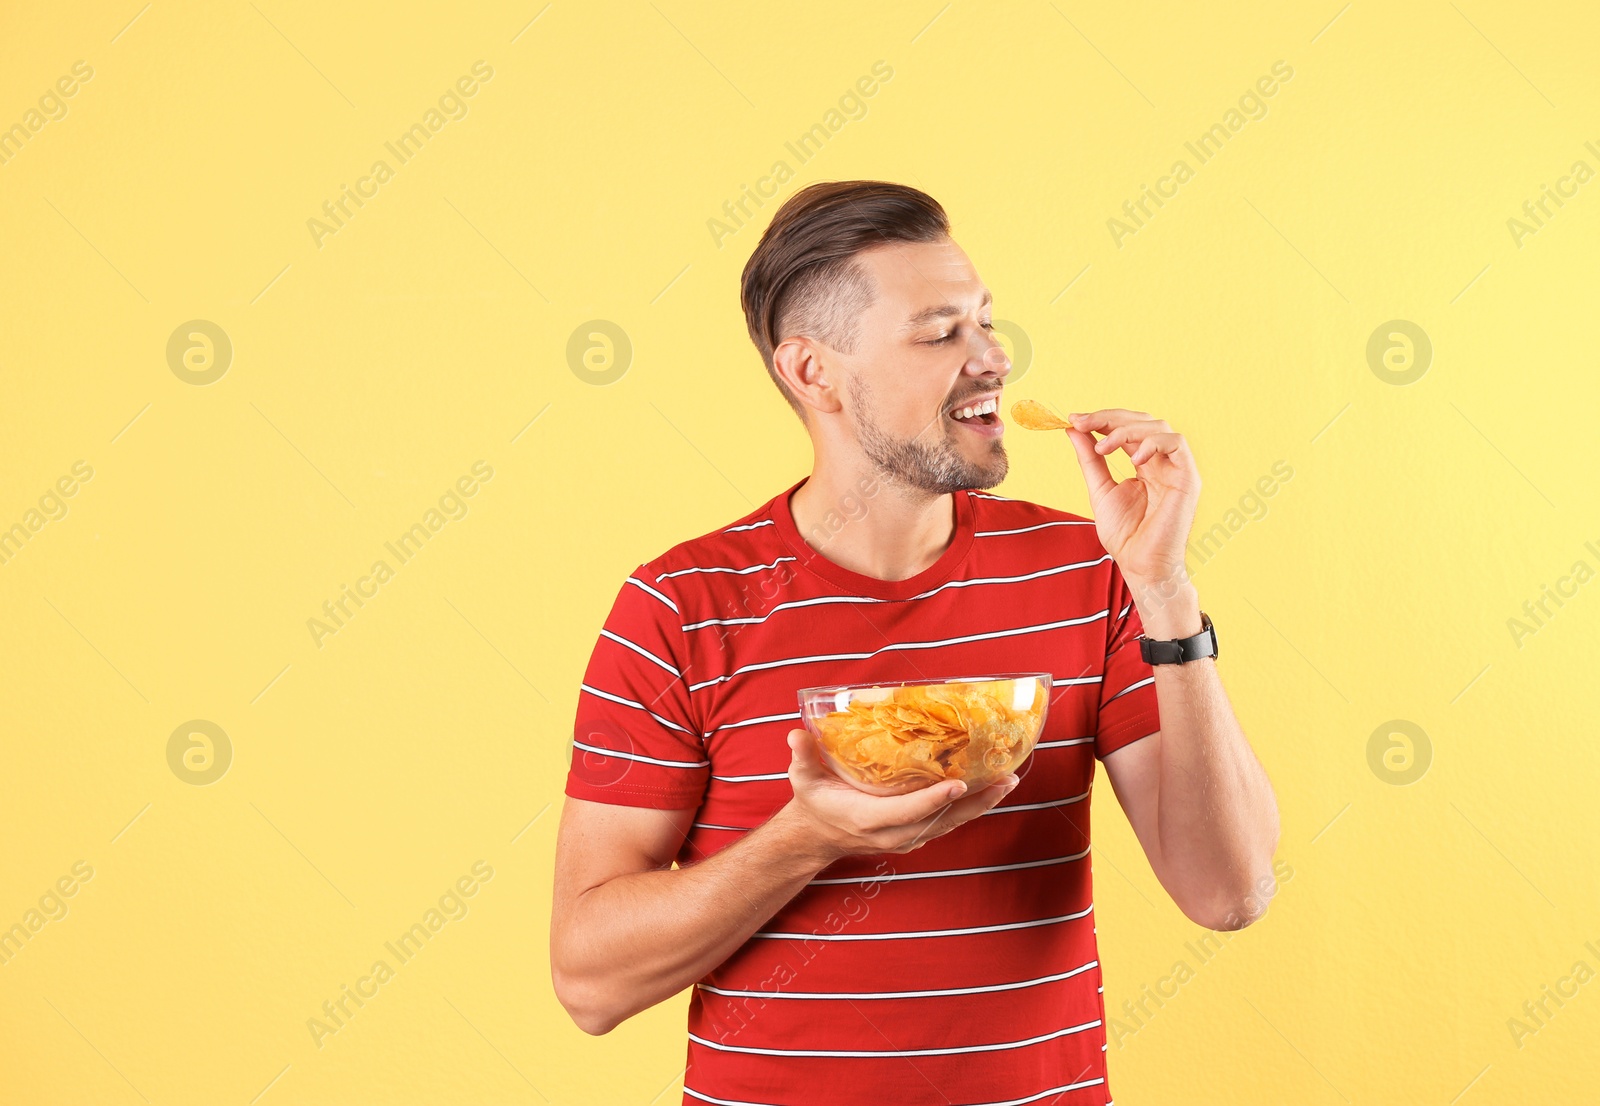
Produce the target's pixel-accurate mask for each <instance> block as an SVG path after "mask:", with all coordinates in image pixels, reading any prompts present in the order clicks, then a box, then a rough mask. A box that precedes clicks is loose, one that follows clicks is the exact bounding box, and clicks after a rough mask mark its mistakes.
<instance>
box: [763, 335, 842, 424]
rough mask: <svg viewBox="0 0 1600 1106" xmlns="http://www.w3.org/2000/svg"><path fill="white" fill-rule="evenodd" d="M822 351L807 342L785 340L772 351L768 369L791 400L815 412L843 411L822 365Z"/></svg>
mask: <svg viewBox="0 0 1600 1106" xmlns="http://www.w3.org/2000/svg"><path fill="white" fill-rule="evenodd" d="M825 354H826V350H825V348H824V347H823V346H822V345H820V344H819V343H817V342H815V341H813V340H812V339H810V338H798V337H797V338H785V339H784V340H783V341H782V342H779V343H778V347H777V348H776V349H774V350H773V351H772V367H773V370H774V371H775V372H776V373H777V374H778V378H779V379H780V380H782V381H783V383H784V385H785V386H786V387H787V388H788V389H789V391H791V392H792V393H794V395H795V397H796V398H797V399H799V400H800V402H801V403H803V404H805V405H806V406H807V407H810V408H812V409H814V410H817V411H824V412H827V413H830V414H831V413H833V412H836V411H839V410H841V409H842V408H843V406H844V403H843V401H842V400H841V399H840V397H839V390H838V388H836V387H835V386H834V379H833V378H834V376H836V375H837V374H836V373H835V372H833V371H832V370H831V369H830V368H829V367H828V366H827V365H826V364H825V363H824V361H823V358H824V356H825Z"/></svg>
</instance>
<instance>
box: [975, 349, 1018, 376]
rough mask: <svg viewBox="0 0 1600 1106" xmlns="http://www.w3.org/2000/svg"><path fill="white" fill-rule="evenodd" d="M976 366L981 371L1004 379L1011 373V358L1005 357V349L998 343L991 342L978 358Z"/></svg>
mask: <svg viewBox="0 0 1600 1106" xmlns="http://www.w3.org/2000/svg"><path fill="white" fill-rule="evenodd" d="M978 366H979V368H980V370H981V371H983V372H988V373H994V374H995V375H996V376H1000V377H1004V376H1005V375H1006V374H1007V373H1009V372H1010V371H1011V358H1009V357H1007V356H1006V348H1005V347H1004V346H1002V345H1001V344H1000V343H999V342H993V343H991V344H990V345H989V348H988V349H985V350H984V351H983V352H982V353H981V354H979V356H978Z"/></svg>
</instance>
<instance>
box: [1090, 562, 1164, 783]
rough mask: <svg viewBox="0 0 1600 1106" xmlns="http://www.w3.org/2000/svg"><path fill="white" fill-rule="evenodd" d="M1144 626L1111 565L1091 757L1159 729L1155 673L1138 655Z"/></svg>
mask: <svg viewBox="0 0 1600 1106" xmlns="http://www.w3.org/2000/svg"><path fill="white" fill-rule="evenodd" d="M1143 632H1144V623H1143V622H1142V621H1140V619H1139V611H1138V608H1136V607H1135V606H1134V605H1133V594H1132V593H1131V592H1130V591H1129V590H1128V584H1127V581H1125V580H1124V579H1123V578H1122V570H1121V569H1120V568H1118V567H1117V566H1116V563H1115V562H1113V563H1112V566H1111V594H1110V610H1109V611H1108V613H1107V615H1106V667H1105V675H1104V677H1103V678H1102V679H1101V681H1100V715H1099V725H1098V726H1097V727H1096V731H1095V738H1094V755H1095V756H1097V757H1099V758H1101V759H1102V760H1103V759H1105V757H1107V756H1109V755H1110V754H1111V753H1114V752H1116V751H1117V750H1118V749H1121V748H1122V747H1124V746H1126V745H1131V744H1133V743H1134V742H1135V741H1138V740H1139V739H1140V738H1141V737H1149V736H1150V735H1151V734H1153V733H1156V732H1157V731H1159V730H1160V729H1161V715H1160V713H1159V712H1158V711H1157V709H1156V679H1155V670H1154V669H1153V668H1152V667H1151V666H1150V664H1149V663H1148V662H1146V661H1145V659H1144V658H1143V657H1142V656H1140V655H1139V641H1138V637H1139V635H1140V634H1141V633H1143Z"/></svg>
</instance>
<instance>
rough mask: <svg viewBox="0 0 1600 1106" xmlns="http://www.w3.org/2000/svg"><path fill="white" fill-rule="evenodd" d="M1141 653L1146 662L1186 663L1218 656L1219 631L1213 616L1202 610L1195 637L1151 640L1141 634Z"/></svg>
mask: <svg viewBox="0 0 1600 1106" xmlns="http://www.w3.org/2000/svg"><path fill="white" fill-rule="evenodd" d="M1139 655H1140V656H1141V657H1143V658H1144V661H1145V663H1146V664H1184V663H1186V662H1188V661H1197V660H1202V659H1204V658H1205V657H1214V656H1216V655H1217V631H1216V630H1215V629H1214V628H1213V627H1212V625H1211V616H1210V615H1208V614H1206V612H1205V611H1201V612H1200V632H1199V633H1198V634H1196V635H1194V637H1185V638H1176V639H1174V640H1172V641H1151V640H1150V639H1149V638H1147V637H1145V636H1144V635H1143V634H1140V635H1139Z"/></svg>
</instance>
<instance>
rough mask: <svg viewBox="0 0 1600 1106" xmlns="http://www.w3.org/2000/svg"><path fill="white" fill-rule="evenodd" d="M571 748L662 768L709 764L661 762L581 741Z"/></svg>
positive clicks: (702, 766) (695, 761) (701, 762)
mask: <svg viewBox="0 0 1600 1106" xmlns="http://www.w3.org/2000/svg"><path fill="white" fill-rule="evenodd" d="M572 747H573V748H574V749H584V750H586V751H588V752H591V753H599V754H600V755H601V756H607V757H621V758H622V759H623V760H637V761H640V762H642V763H644V764H659V765H660V766H661V767H663V768H705V767H707V766H708V765H710V763H711V762H710V761H709V760H662V759H660V758H659V757H647V756H642V755H641V754H639V753H623V752H618V751H617V750H616V749H607V748H605V747H604V746H601V745H588V744H585V743H584V742H582V741H574V742H573V743H572Z"/></svg>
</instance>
